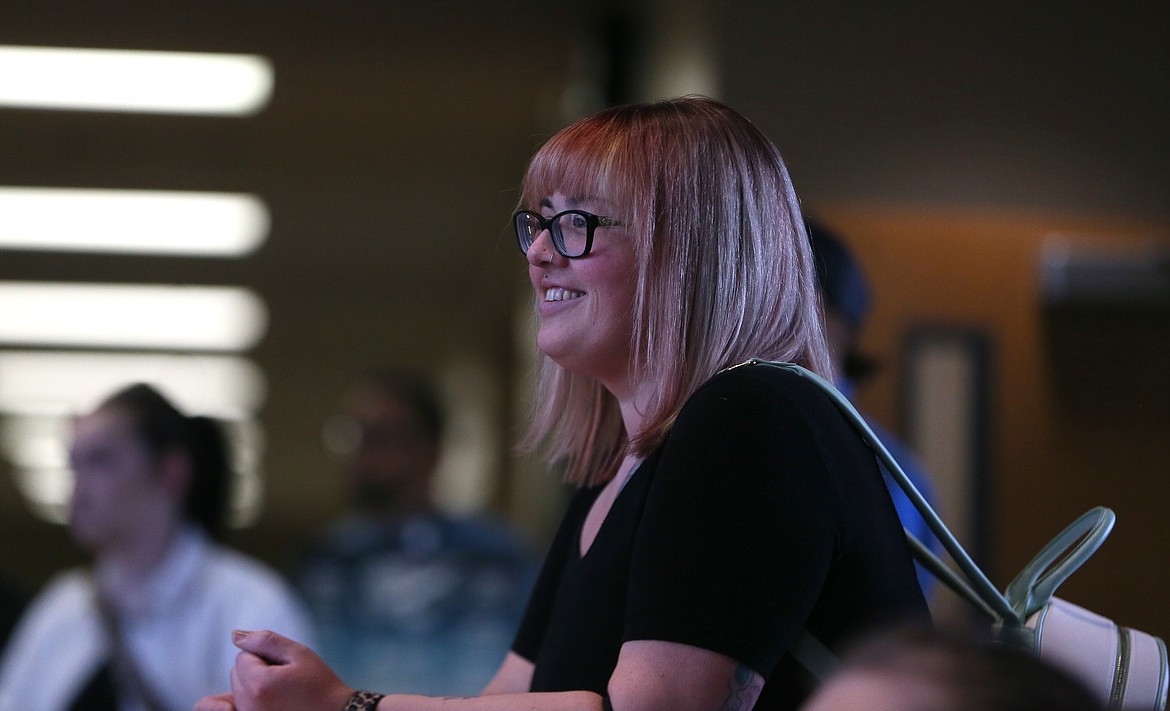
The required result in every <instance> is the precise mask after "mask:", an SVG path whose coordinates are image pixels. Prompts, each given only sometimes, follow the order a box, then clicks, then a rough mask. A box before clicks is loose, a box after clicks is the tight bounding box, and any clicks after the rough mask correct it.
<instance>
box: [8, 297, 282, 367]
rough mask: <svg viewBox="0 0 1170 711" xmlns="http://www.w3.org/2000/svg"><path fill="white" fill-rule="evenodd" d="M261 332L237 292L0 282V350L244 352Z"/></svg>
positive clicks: (258, 306) (260, 315)
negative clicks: (8, 347) (0, 347)
mask: <svg viewBox="0 0 1170 711" xmlns="http://www.w3.org/2000/svg"><path fill="white" fill-rule="evenodd" d="M266 328H267V312H266V310H265V308H264V304H263V302H262V301H261V300H260V298H259V297H257V296H256V295H255V294H254V293H253V292H251V291H249V290H247V289H242V288H235V287H212V286H155V285H112V284H61V283H39V282H0V343H7V344H17V345H33V346H73V347H78V346H83V347H103V348H153V349H163V350H209V351H244V350H247V349H249V348H251V347H252V346H253V345H255V344H256V342H257V341H259V340H260V338H261V336H263V335H264V331H265V329H266Z"/></svg>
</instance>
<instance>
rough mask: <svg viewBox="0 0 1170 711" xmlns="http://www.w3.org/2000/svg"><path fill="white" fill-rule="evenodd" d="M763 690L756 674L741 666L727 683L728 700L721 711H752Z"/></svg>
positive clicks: (721, 707) (725, 700)
mask: <svg viewBox="0 0 1170 711" xmlns="http://www.w3.org/2000/svg"><path fill="white" fill-rule="evenodd" d="M763 688H764V685H763V684H762V683H760V682H758V681H756V673H755V672H754V671H752V670H751V668H750V667H747V666H745V665H743V664H740V665H739V666H737V667H736V668H735V673H733V674H732V676H731V679H729V680H728V681H727V698H726V699H724V701H723V705H722V706H720V707H719V711H751V708H752V707H753V706H755V705H756V699H758V698H759V697H760V691H762V690H763Z"/></svg>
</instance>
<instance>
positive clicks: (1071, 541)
mask: <svg viewBox="0 0 1170 711" xmlns="http://www.w3.org/2000/svg"><path fill="white" fill-rule="evenodd" d="M1116 520H1117V516H1116V515H1115V514H1114V513H1113V512H1112V511H1111V510H1109V509H1107V508H1105V507H1104V506H1098V507H1096V508H1094V509H1091V510H1089V511H1087V512H1086V513H1084V514H1082V515H1081V517H1080V518H1078V519H1077V520H1076V521H1073V522H1072V523H1070V524H1069V525H1068V527H1067V528H1065V529H1064V530H1063V531H1061V532H1060V534H1059V535H1057V536H1056V538H1053V539H1052V541H1051V542H1049V543H1048V545H1046V546H1044V548H1042V549H1041V550H1040V552H1039V553H1037V554H1036V557H1034V558H1033V559H1032V561H1031V562H1030V563H1028V564H1027V565H1026V566H1024V569H1023V570H1021V571H1020V574H1019V575H1017V576H1016V578H1015V580H1013V581H1012V582H1011V584H1010V585H1008V586H1007V599H1008V602H1009V603H1011V606H1012V609H1013V610H1014V611H1015V613H1016V616H1017V618H1018V619H1020V620H1021V621H1023V620H1027V619H1028V617H1030V616H1031V615H1032V614H1033V613H1035V612H1037V611H1038V610H1039V609H1040V608H1042V607H1044V606H1045V605H1047V604H1048V601H1049V600H1051V599H1052V595H1053V593H1055V592H1056V588H1058V587H1060V584H1061V583H1063V582H1064V581H1065V580H1067V579H1068V576H1070V575H1072V574H1073V572H1074V571H1075V570H1076V569H1077V568H1079V567H1081V565H1082V564H1083V563H1084V562H1085V561H1086V560H1088V559H1089V556H1091V555H1093V554H1094V553H1096V552H1097V549H1098V548H1100V547H1101V544H1102V543H1103V542H1104V541H1105V538H1106V537H1108V536H1109V533H1110V531H1112V530H1113V524H1114V522H1115V521H1116Z"/></svg>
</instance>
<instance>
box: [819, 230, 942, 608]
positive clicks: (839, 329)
mask: <svg viewBox="0 0 1170 711" xmlns="http://www.w3.org/2000/svg"><path fill="white" fill-rule="evenodd" d="M805 227H807V229H808V239H809V242H810V244H811V245H812V251H813V261H814V262H815V263H816V273H817V283H818V284H819V286H820V288H821V299H822V302H823V304H824V308H825V329H826V336H827V338H828V341H829V356H830V358H831V359H832V360H833V371H834V373H835V377H834V384H835V385H836V386H837V389H838V390H840V391H841V393H842V394H844V395H845V397H847V398H849V399H850V400H852V399H853V391H854V390H855V388H856V386H857V385H858V384H859V383H861V382H862V381H864V380H865V379H866V378H868V377H869V376H871V375H872V374H873V372H874V371H875V370H876V368H877V363H876V362H875V361H874V360H873V359H872V358H870V357H869V356H867V355H866V354H864V353H862V352H861V351H860V350H859V349H858V346H857V341H858V337H859V336H860V335H861V330H862V328H863V327H864V325H865V319H866V316H868V314H869V300H870V297H869V292H870V290H869V283H868V281H867V280H866V278H865V272H864V271H862V269H861V263H860V262H858V260H857V258H856V257H855V256H854V255H853V254H852V253H851V252H850V251H849V248H848V247H847V246H846V245H845V242H844V240H842V239H841V237H839V236H838V235H837V234H836V233H834V232H833V231H831V230H829V229H828V228H826V227H825V226H824V225H822V224H820V223H819V222H817V221H815V220H813V219H810V218H809V217H807V216H806V217H805ZM866 420H867V422H868V423H869V426H870V427H871V428H872V429H873V431H874V433H876V434H877V436H878V438H879V439H881V441H882V444H884V445H885V446H886V449H888V450H889V451H890V454H891V455H892V456H893V457H894V461H896V462H897V463H898V465H899V466H901V467H902V471H904V472H906V475H907V476H908V477H909V478H910V481H911V482H912V483H913V484H914V486H915V487H916V488H917V489H918V491H919V492H921V493H922V495H923V497H924V498H925V499H926V500H927V502H929V503H930V504H931V505H932V506H933V505H934V489H933V487H932V486H931V481H930V477H929V475H927V473H926V470H925V469H923V468H922V465H921V464H920V463H919V462H918V459H917V457H915V456H914V453H913V452H912V451H911V450H910V448H909V447H907V446H906V445H905V444H903V443H902V442H901V441H899V440H898V438H897V437H895V436H894V435H893V434H892V433H890V432H889V431H888V430H886V429H885V428H883V427H882V426H881V425H879V424H877V423H876V422H873V421H872V420H871V419H870V418H868V417H867V418H866ZM882 473H883V475H884V476H883V478H884V479H885V481H886V487H887V488H888V489H889V491H890V497H891V498H892V499H893V500H894V508H896V509H897V511H898V518H899V519H901V520H902V525H903V526H905V527H906V530H908V531H909V532H910V533H912V534H914V536H915V537H916V538H918V540H920V541H922V542H923V543H925V544H926V545H927V546H928V547H929V548H930V549H931V550H933V551H937V550H938V548H939V545H938V541H937V539H936V538H935V537H934V534H932V533H931V532H930V529H929V528H928V527H927V525H926V521H925V520H924V519H923V518H922V515H921V514H919V513H918V509H916V508H915V507H914V504H913V503H911V501H910V499H909V497H907V496H906V494H905V492H903V491H902V489H901V487H899V486H898V484H897V482H895V481H894V479H893V477H892V476H890V473H889V472H888V471H886V468H885V466H884V465H883V466H882ZM915 565H916V567H917V570H918V583H919V585H920V586H921V587H922V592H923V594H926V595H929V593H930V589H931V587H932V584H933V582H934V578H933V576H932V575H931V574H930V572H929V571H927V570H926V569H925V568H923V567H922V566H921V565H918V564H917V563H916V564H915Z"/></svg>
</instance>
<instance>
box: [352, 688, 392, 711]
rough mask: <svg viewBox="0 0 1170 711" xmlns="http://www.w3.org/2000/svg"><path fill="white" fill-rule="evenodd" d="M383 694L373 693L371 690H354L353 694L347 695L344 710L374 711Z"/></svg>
mask: <svg viewBox="0 0 1170 711" xmlns="http://www.w3.org/2000/svg"><path fill="white" fill-rule="evenodd" d="M385 696H386V695H385V694H375V693H374V692H372V691H355V692H353V696H351V697H349V703H347V704H346V705H345V711H374V709H376V708H378V702H379V701H381V700H382V699H383V697H385Z"/></svg>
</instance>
